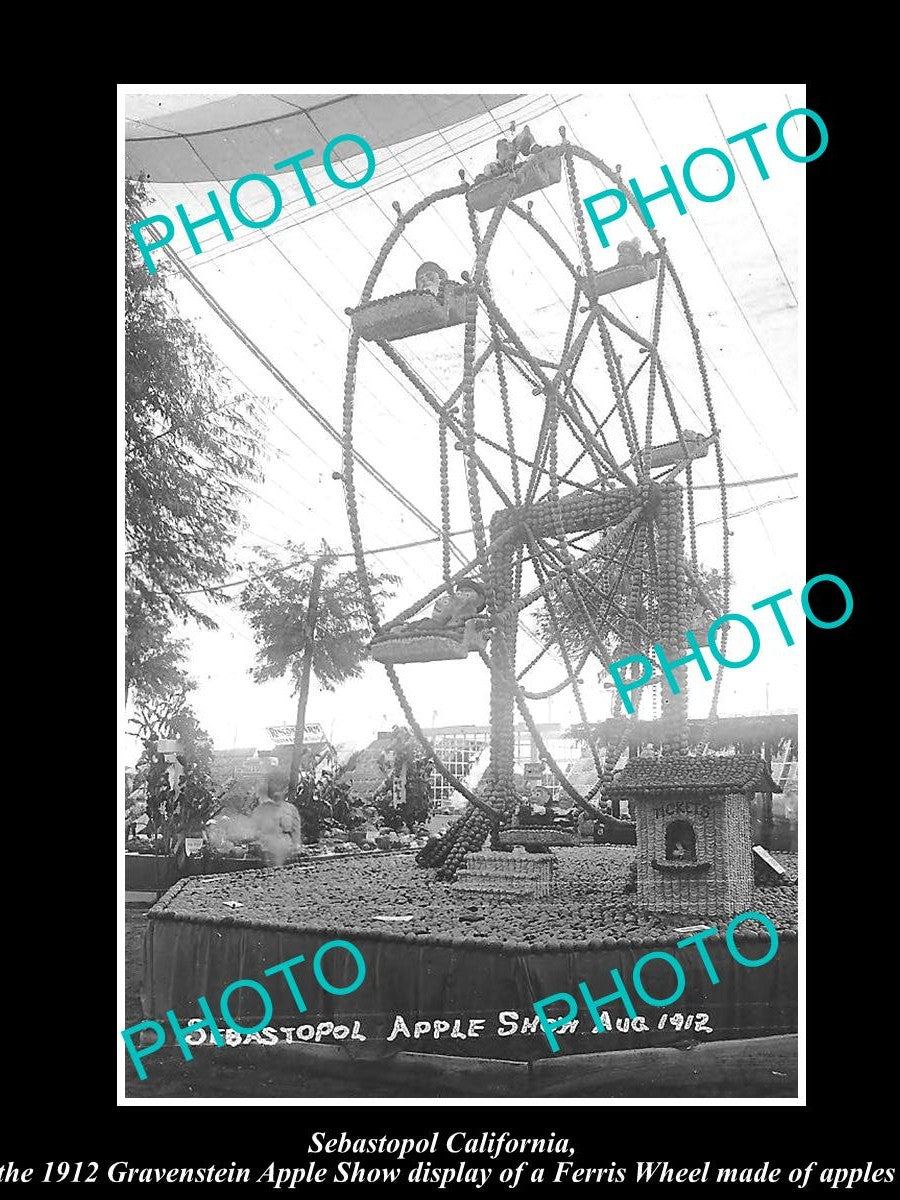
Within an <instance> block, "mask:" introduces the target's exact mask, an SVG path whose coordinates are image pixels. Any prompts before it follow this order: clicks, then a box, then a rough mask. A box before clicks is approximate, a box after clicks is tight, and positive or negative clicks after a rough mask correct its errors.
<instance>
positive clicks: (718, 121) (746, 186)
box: [706, 92, 799, 305]
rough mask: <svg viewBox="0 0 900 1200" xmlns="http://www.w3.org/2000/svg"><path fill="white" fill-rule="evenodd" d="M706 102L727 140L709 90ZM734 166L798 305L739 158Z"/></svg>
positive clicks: (725, 139)
mask: <svg viewBox="0 0 900 1200" xmlns="http://www.w3.org/2000/svg"><path fill="white" fill-rule="evenodd" d="M706 103H707V104H708V105H709V110H710V112H711V113H712V115H713V116H714V117H715V121H716V124H717V125H718V127H719V133H721V135H722V139H723V140H724V141H726V142H727V140H728V139H727V137H726V136H725V130H724V129H723V128H722V122H721V121H720V120H719V115H718V113H717V112H716V110H715V108H713V102H712V100H710V98H709V93H708V92H707V93H706ZM734 167H735V170H736V171H737V173H738V178H739V179H740V181H741V183H742V184H743V185H744V188H745V190H746V192H747V199H748V200H749V201H750V203H751V205H752V206H753V211H754V212H755V213H756V216H757V219H758V220H759V223H760V225H761V226H762V231H763V233H764V234H765V235H766V241H767V242H768V243H769V246H770V247H771V249H772V253H773V254H774V255H775V261H776V262H777V263H778V266H779V268H780V270H781V274H782V275H783V276H784V282H785V283H786V284H787V286H788V291H789V292H790V293H791V295H792V296H793V298H794V304H795V305H797V304H799V301H798V299H797V293H796V292H795V291H794V288H793V285H792V284H791V281H790V279H789V278H788V273H787V271H786V270H785V266H784V263H783V262H782V261H781V255H780V254H779V253H778V251H777V250H776V249H775V243H774V242H773V241H772V237H771V234H770V233H769V230H768V227H767V225H766V223H765V221H764V220H763V217H762V213H761V212H760V211H759V209H758V208H757V207H756V201H755V200H754V199H753V193H752V192H751V191H750V185H749V184H748V183H747V180H746V179H745V178H744V172H743V171H742V170H741V165H740V163H739V162H738V161H737V159H734Z"/></svg>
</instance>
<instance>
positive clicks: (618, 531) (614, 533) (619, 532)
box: [497, 505, 642, 623]
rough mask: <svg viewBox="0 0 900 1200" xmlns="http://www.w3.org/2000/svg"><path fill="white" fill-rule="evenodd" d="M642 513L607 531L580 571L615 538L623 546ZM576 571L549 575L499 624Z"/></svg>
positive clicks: (570, 567)
mask: <svg viewBox="0 0 900 1200" xmlns="http://www.w3.org/2000/svg"><path fill="white" fill-rule="evenodd" d="M641 511H642V506H641V505H638V506H637V507H636V508H634V509H633V510H632V511H631V512H630V513H628V515H627V516H625V517H624V518H623V519H622V520H621V521H619V522H618V524H616V525H613V526H612V528H611V529H609V530H607V531H606V533H605V534H604V535H603V537H602V538H601V539H600V541H599V542H598V543H597V544H596V545H595V546H592V547H591V549H590V550H588V551H586V552H585V554H584V555H582V557H581V559H580V560H579V564H578V569H579V570H580V569H581V568H582V566H583V565H584V564H585V563H586V562H589V561H591V560H592V559H595V558H599V557H600V555H601V554H603V553H605V552H606V551H607V550H608V549H609V546H608V542H610V541H611V540H612V539H613V538H618V543H617V544H621V542H622V541H623V540H624V538H625V536H626V535H627V533H628V530H629V529H630V528H631V526H632V525H633V524H634V523H635V522H636V521H637V519H638V517H639V516H640V514H641ZM575 569H576V568H575V566H573V565H570V564H566V565H564V566H563V567H561V568H560V570H559V571H555V572H553V573H552V574H550V575H548V576H547V579H546V582H545V583H544V584H543V585H542V586H540V587H536V588H532V590H531V591H530V592H526V593H525V595H524V596H521V597H520V598H519V599H518V600H517V601H516V602H515V603H513V604H510V605H508V606H507V607H506V608H505V609H503V610H502V611H501V612H500V613H498V614H497V622H498V623H499V622H500V621H501V620H504V619H507V618H508V617H511V616H512V615H513V613H517V612H523V611H524V610H525V609H526V608H529V607H530V606H531V605H532V604H534V602H535V600H539V599H540V598H541V597H542V596H543V595H544V593H545V592H546V591H547V590H548V589H552V588H557V587H559V586H560V585H561V584H562V583H563V582H564V581H565V579H566V578H567V576H568V575H570V574H571V573H572V571H573V570H575Z"/></svg>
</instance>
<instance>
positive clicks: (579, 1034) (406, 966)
mask: <svg viewBox="0 0 900 1200" xmlns="http://www.w3.org/2000/svg"><path fill="white" fill-rule="evenodd" d="M555 853H556V854H557V855H558V857H559V872H558V879H559V886H558V888H557V889H556V890H555V891H554V894H553V895H552V896H549V897H543V898H539V899H535V900H526V901H520V900H516V899H512V900H509V901H506V900H504V899H502V898H500V899H498V898H496V897H491V898H480V897H477V896H460V894H459V893H458V892H457V891H455V890H454V889H453V888H452V887H451V886H450V885H449V884H446V883H441V882H439V881H437V880H436V879H435V878H434V872H433V871H429V870H423V869H422V868H419V867H417V866H416V865H415V863H414V861H413V859H412V857H411V856H409V855H404V854H379V855H378V856H377V857H375V856H361V857H354V858H353V859H352V860H345V861H343V862H341V861H329V860H319V861H316V862H313V863H310V864H304V865H302V866H291V867H282V868H279V869H275V870H260V871H248V872H242V873H240V874H237V875H218V876H216V875H207V876H199V877H193V878H187V879H183V880H182V881H180V882H179V883H178V884H176V885H175V886H174V887H173V888H172V889H170V891H169V892H168V893H167V894H166V895H165V896H164V897H163V898H162V899H161V900H160V901H159V902H158V903H157V904H156V905H155V906H154V907H153V909H152V910H151V911H150V913H149V917H148V928H147V934H146V940H145V974H144V989H143V996H142V999H143V1004H144V1010H145V1014H146V1016H147V1017H148V1018H155V1019H160V1018H164V1014H165V1012H166V1010H168V1009H171V1010H173V1011H174V1012H175V1014H176V1015H177V1016H178V1018H179V1020H180V1021H181V1022H182V1023H183V1024H187V1022H188V1021H189V1020H190V1019H191V1018H192V1017H199V1015H200V1013H199V1008H198V1005H197V998H198V997H199V996H205V997H206V998H207V999H208V1001H209V1003H210V1004H211V1005H212V1007H213V1009H214V1010H216V1009H217V1005H218V998H219V996H220V994H221V992H222V990H223V989H224V988H226V987H227V986H228V985H229V984H231V983H234V982H235V981H236V980H238V979H253V980H257V981H259V982H262V981H265V983H266V987H267V988H268V990H269V993H270V995H271V998H272V1002H273V1006H274V1013H273V1016H272V1018H271V1019H270V1021H269V1023H268V1026H267V1029H266V1030H265V1031H263V1032H262V1033H260V1034H255V1035H247V1037H246V1038H243V1039H241V1037H240V1035H238V1034H232V1037H231V1044H232V1045H235V1044H238V1043H239V1042H244V1043H245V1044H246V1043H247V1042H256V1043H258V1044H259V1045H260V1046H264V1045H266V1044H271V1045H274V1044H275V1043H278V1042H285V1043H296V1042H309V1043H312V1044H317V1045H320V1046H328V1045H331V1046H337V1045H340V1046H341V1047H342V1049H343V1050H344V1051H345V1052H346V1053H347V1054H350V1055H358V1056H359V1057H360V1058H372V1057H376V1058H377V1057H378V1056H379V1055H383V1056H393V1055H396V1054H397V1053H398V1052H405V1051H414V1052H416V1053H419V1054H423V1053H424V1054H427V1053H434V1054H439V1055H452V1056H463V1057H465V1056H472V1055H474V1056H478V1057H481V1058H489V1059H494V1058H496V1059H502V1060H506V1061H533V1060H537V1059H556V1060H558V1059H559V1058H560V1057H562V1056H564V1055H567V1054H573V1053H579V1054H592V1053H593V1054H596V1053H598V1052H601V1053H603V1052H608V1051H617V1050H637V1049H651V1048H661V1047H666V1046H669V1047H684V1046H686V1045H689V1044H707V1043H711V1042H713V1041H720V1040H727V1039H747V1038H758V1037H764V1036H772V1035H783V1034H792V1033H795V1032H796V1029H797V941H796V930H797V889H796V859H795V857H794V856H792V855H788V854H782V855H780V856H779V859H780V861H781V863H782V865H783V866H785V868H786V870H787V874H788V877H789V879H790V881H791V883H790V885H789V886H779V887H771V888H758V889H756V890H755V891H754V895H753V903H752V905H751V908H753V909H755V910H757V911H760V912H762V913H764V914H765V915H766V916H767V917H769V918H770V919H771V920H772V921H773V922H774V924H775V926H776V928H777V930H778V933H779V946H778V950H777V953H776V954H775V956H774V958H773V959H772V960H771V961H770V962H768V963H767V964H765V965H763V966H760V967H748V966H743V965H741V964H740V963H738V962H736V961H735V960H734V958H733V957H732V956H731V955H730V954H729V952H728V949H727V947H726V944H725V937H724V929H725V926H726V924H727V919H726V918H724V917H723V918H722V919H720V920H718V921H716V922H714V923H715V925H716V927H717V928H718V929H719V930H720V932H719V934H717V935H716V936H715V937H712V938H709V939H708V940H707V941H706V943H705V944H706V945H707V947H708V949H709V953H710V957H711V959H712V962H713V964H714V966H715V969H716V971H717V973H718V975H719V978H720V980H721V982H720V983H719V984H717V985H713V984H712V983H711V981H710V979H709V976H708V975H707V972H706V969H705V968H704V967H703V965H702V963H701V961H700V958H699V956H698V954H697V951H696V949H693V948H690V947H688V948H683V949H676V948H675V943H676V942H677V941H678V940H679V939H680V938H683V937H684V936H686V932H687V931H688V930H690V929H691V928H692V927H693V928H697V927H698V926H701V925H709V924H712V923H713V922H711V921H709V920H706V921H701V920H698V919H697V918H693V919H692V918H691V917H690V914H686V915H685V916H684V918H681V917H669V916H657V917H654V916H648V915H645V914H643V913H641V912H640V910H639V909H638V907H637V901H636V897H635V896H634V894H633V893H628V892H627V891H626V890H625V889H626V887H627V884H628V881H629V877H630V869H631V863H632V860H633V857H634V853H635V851H634V849H633V848H632V847H629V846H581V847H573V848H570V849H569V848H567V849H560V850H558V851H555ZM754 924H755V923H754ZM335 939H341V940H345V941H350V942H352V943H353V944H354V945H355V946H356V947H357V949H358V950H359V951H360V953H361V954H362V956H363V959H364V961H365V964H366V974H365V979H364V981H363V983H362V985H361V986H360V987H359V988H358V989H357V990H355V991H354V992H352V993H349V994H348V995H346V996H339V995H333V994H331V993H328V992H324V991H323V990H322V989H321V988H320V986H319V985H318V983H316V981H315V979H314V976H313V970H312V962H313V958H314V956H315V953H316V951H317V949H318V948H319V946H321V945H322V944H323V943H325V942H328V941H331V940H335ZM735 945H736V948H737V950H738V951H739V952H740V953H741V954H742V955H744V956H745V957H746V958H748V959H752V958H759V957H761V956H763V955H764V954H765V952H766V950H767V948H768V940H767V937H766V935H765V934H764V933H763V934H759V933H757V932H756V931H755V929H754V926H751V925H749V924H745V925H743V926H742V927H741V928H740V930H739V931H738V933H737V936H736V938H735ZM653 950H667V951H668V952H669V953H672V954H674V955H675V956H676V957H677V958H678V960H679V961H680V962H681V964H682V967H683V969H684V973H685V979H686V983H685V989H684V992H683V994H682V995H681V997H680V998H679V999H678V1000H677V1001H676V1002H674V1003H673V1004H671V1005H668V1006H667V1007H665V1008H657V1007H654V1006H652V1005H650V1004H647V1003H645V1002H643V1001H642V1000H640V999H639V997H638V996H637V994H636V992H635V989H634V988H633V986H632V983H631V980H632V971H633V968H634V965H635V963H636V962H637V960H638V959H639V958H641V956H643V955H645V954H648V953H650V952H651V951H653ZM301 954H302V955H303V956H304V962H303V963H301V964H298V965H297V966H296V967H295V968H294V975H295V978H296V980H297V984H298V986H299V988H300V992H301V994H302V995H303V998H304V1001H305V1003H306V1005H307V1011H306V1012H305V1013H304V1014H302V1015H300V1014H299V1013H298V1012H297V1007H296V1005H295V1004H294V1001H293V1000H292V998H291V996H290V992H289V990H288V987H287V984H286V981H285V978H284V975H283V974H278V975H276V976H274V977H270V978H269V979H266V978H265V975H264V972H265V970H266V968H267V967H272V966H274V965H276V964H278V963H282V962H284V961H285V960H287V959H289V958H292V957H295V956H297V955H301ZM613 968H615V969H617V970H618V971H619V972H620V974H621V976H622V978H623V980H625V982H626V986H627V987H628V989H629V992H630V994H631V995H632V997H633V999H634V1001H635V1007H636V1009H637V1012H638V1019H637V1021H631V1020H629V1018H628V1017H627V1014H626V1011H625V1009H624V1006H623V1005H622V1003H621V1002H620V1001H616V1002H611V1003H609V1004H605V1005H602V1006H601V1008H602V1009H603V1010H604V1011H605V1012H606V1013H607V1018H606V1020H605V1021H604V1022H603V1026H604V1027H603V1029H602V1032H600V1033H594V1032H592V1030H593V1024H594V1023H593V1020H592V1019H591V1017H590V1016H589V1014H588V1013H587V1012H586V1010H585V1008H584V1005H583V1004H581V1007H580V1008H579V1012H578V1015H577V1018H576V1019H577V1025H574V1026H573V1028H572V1029H571V1030H569V1031H568V1032H563V1031H560V1032H559V1033H558V1035H557V1036H558V1039H559V1045H560V1053H559V1054H557V1055H553V1054H552V1053H551V1050H550V1046H549V1044H548V1042H547V1039H546V1037H545V1036H544V1034H543V1032H542V1031H541V1030H540V1028H538V1027H537V1018H536V1017H535V1014H534V1009H533V1004H534V1002H535V1001H536V1000H539V999H542V998H544V997H548V996H551V995H553V994H555V993H558V992H566V993H570V994H572V995H575V996H576V997H578V996H579V991H578V983H579V982H580V981H582V980H583V981H585V983H586V984H587V985H588V986H589V988H590V990H591V992H592V994H593V995H594V996H595V997H598V998H599V997H602V996H605V995H606V994H607V993H609V992H612V991H613V990H614V988H615V984H614V982H613V980H612V977H611V974H610V972H611V970H612V969H613ZM323 969H324V971H325V974H326V976H327V977H328V979H329V980H330V982H331V983H332V985H333V986H335V987H344V986H347V985H348V984H349V983H351V982H352V981H353V980H354V979H355V978H356V966H355V964H354V962H353V959H352V958H351V956H350V955H349V954H348V953H346V952H345V951H343V950H340V949H338V950H332V951H329V953H328V956H327V959H326V960H325V963H324V966H323ZM642 978H643V983H644V986H645V988H646V989H647V991H648V992H649V993H650V994H651V995H655V996H658V997H663V996H665V995H667V994H669V993H670V992H671V990H672V969H671V967H670V966H669V965H667V964H666V963H664V962H659V961H653V962H651V963H649V964H648V965H647V967H646V968H645V970H644V972H643V976H642ZM579 999H580V997H579ZM230 1006H231V1012H232V1014H233V1016H234V1017H235V1018H236V1019H237V1020H238V1021H239V1022H240V1023H241V1024H242V1025H245V1026H247V1027H252V1026H254V1025H255V1024H256V1023H258V1021H259V1019H260V1013H261V1006H260V1000H259V997H258V995H257V994H256V993H255V992H254V991H253V990H252V989H250V988H244V989H240V990H238V991H236V992H235V993H234V994H233V995H232V997H231V1000H230ZM607 1021H608V1024H609V1028H606V1024H607ZM329 1026H330V1028H329ZM222 1027H223V1029H224V1027H225V1022H224V1021H222ZM195 1040H196V1041H197V1043H198V1044H201V1043H203V1042H204V1041H206V1037H205V1034H204V1033H203V1031H202V1030H201V1031H199V1032H198V1034H197V1035H196V1039H195ZM223 1052H226V1051H224V1050H223Z"/></svg>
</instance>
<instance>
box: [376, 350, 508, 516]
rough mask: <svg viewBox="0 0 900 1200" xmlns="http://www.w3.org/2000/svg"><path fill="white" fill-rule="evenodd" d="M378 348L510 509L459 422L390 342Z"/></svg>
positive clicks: (498, 484)
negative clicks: (445, 427)
mask: <svg viewBox="0 0 900 1200" xmlns="http://www.w3.org/2000/svg"><path fill="white" fill-rule="evenodd" d="M378 346H379V347H380V348H381V350H382V351H383V352H384V354H386V355H387V357H388V358H389V359H390V360H391V362H392V363H394V364H395V366H397V367H399V368H400V370H401V371H402V372H403V374H404V375H405V376H406V378H407V379H408V380H409V381H410V383H412V384H414V385H415V387H416V388H418V390H419V392H420V393H421V395H422V399H423V400H425V402H426V403H427V404H428V405H429V407H430V408H432V409H433V410H434V411H435V413H436V414H437V415H438V418H439V420H441V421H446V423H447V426H448V428H449V429H450V430H452V432H453V433H454V434H455V435H456V437H457V438H458V439H459V440H458V443H457V445H458V446H461V447H462V451H463V453H464V454H465V455H466V456H468V457H470V458H472V459H473V460H474V462H475V463H476V465H477V466H478V468H479V470H480V471H481V473H482V474H483V475H484V477H485V479H486V480H487V481H488V483H489V484H490V485H491V487H492V488H493V489H494V491H495V492H496V493H497V495H498V497H499V498H500V501H501V503H502V504H503V505H504V507H506V508H511V507H512V501H511V500H510V498H509V496H508V495H507V493H506V491H505V490H504V488H503V486H502V485H501V484H500V483H499V482H498V480H497V479H496V477H495V476H494V474H493V473H492V471H491V469H490V468H489V467H488V466H487V465H486V464H485V462H484V460H483V459H482V458H481V457H479V455H478V454H477V453H476V452H475V449H474V447H472V446H469V445H468V439H467V438H466V435H465V431H464V430H463V428H462V427H461V426H460V424H459V422H458V421H456V420H455V419H454V418H453V417H452V416H451V415H450V412H449V411H448V410H445V408H444V406H443V405H442V404H441V402H440V401H439V400H438V398H437V397H436V396H435V395H434V393H433V392H432V391H431V389H430V388H429V387H428V385H427V384H426V383H425V381H424V380H423V379H421V378H420V376H419V375H418V373H417V372H416V371H415V370H414V369H413V368H412V367H411V366H410V365H409V363H408V362H407V361H406V359H405V358H404V357H403V355H402V354H401V353H400V352H399V351H398V350H395V349H394V347H393V346H392V345H391V344H390V342H383V341H379V342H378Z"/></svg>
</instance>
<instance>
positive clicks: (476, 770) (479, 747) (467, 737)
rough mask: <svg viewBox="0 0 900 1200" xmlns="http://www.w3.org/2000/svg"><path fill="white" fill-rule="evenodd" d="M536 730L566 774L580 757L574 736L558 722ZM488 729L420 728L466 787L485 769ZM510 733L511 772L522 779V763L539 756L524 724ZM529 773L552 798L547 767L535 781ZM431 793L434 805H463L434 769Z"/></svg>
mask: <svg viewBox="0 0 900 1200" xmlns="http://www.w3.org/2000/svg"><path fill="white" fill-rule="evenodd" d="M537 730H538V733H539V734H540V736H541V740H542V741H543V742H544V745H545V746H546V747H547V750H548V751H549V753H550V754H551V755H552V756H553V758H554V759H555V760H556V762H557V763H558V764H559V766H560V768H561V769H562V770H563V771H564V772H565V773H566V774H568V772H569V771H570V770H571V768H572V766H573V764H574V763H575V762H576V761H577V760H578V758H579V757H580V756H581V749H580V746H579V742H578V740H577V738H575V737H572V736H570V735H569V734H568V733H567V732H566V730H565V729H564V727H563V726H562V725H560V724H551V725H538V726H537ZM490 732H491V731H490V726H488V725H439V726H436V727H433V728H431V729H426V730H424V733H425V735H426V737H427V738H428V740H429V741H430V742H431V744H432V745H433V746H434V748H435V750H436V752H437V754H438V757H439V758H440V760H441V762H442V763H443V764H444V765H445V766H446V767H447V769H448V770H449V771H451V772H452V773H453V774H454V775H455V776H456V778H457V779H459V780H460V781H461V782H462V783H464V784H465V785H466V786H467V787H468V788H475V787H477V786H478V784H479V783H480V782H481V778H482V776H483V775H484V772H485V771H486V770H487V766H488V761H489V759H490ZM514 732H515V745H514V751H513V752H514V755H515V771H516V775H517V776H521V778H522V780H523V782H524V777H525V765H526V763H534V764H539V763H540V761H541V757H540V753H539V752H538V748H537V746H536V745H535V744H534V739H533V738H532V736H531V733H530V732H529V730H528V727H527V726H526V725H525V724H524V723H520V724H518V725H516V726H515V731H514ZM529 775H530V776H532V780H531V781H532V782H535V783H537V782H540V783H542V784H543V785H544V786H545V787H546V788H549V790H550V792H551V793H552V795H553V797H554V799H555V798H556V797H557V796H558V795H559V792H560V790H561V789H560V784H559V782H558V780H557V779H556V777H555V776H554V775H553V774H551V772H550V770H549V768H548V767H546V766H545V767H544V769H543V771H542V773H541V777H540V779H539V780H538V779H537V777H536V776H534V775H533V772H529ZM432 795H433V797H434V801H435V804H436V806H437V807H438V808H443V807H449V806H450V805H451V802H452V803H453V804H456V803H459V805H460V806H462V805H464V804H465V801H464V800H463V797H462V796H460V795H459V793H458V792H456V791H455V790H454V789H453V788H452V787H451V786H450V784H449V783H448V782H447V780H446V779H444V777H443V776H442V775H439V774H437V772H435V775H434V781H433V783H432Z"/></svg>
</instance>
